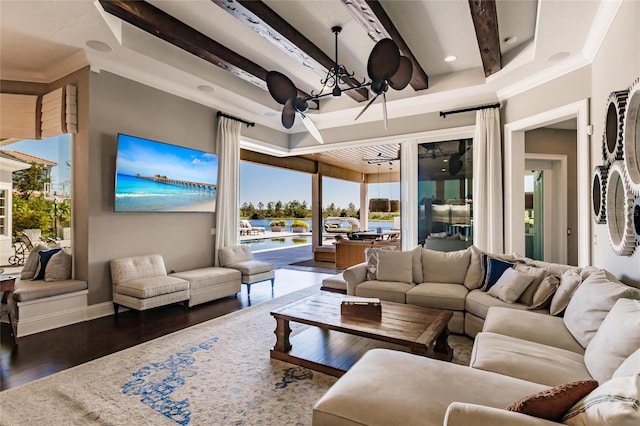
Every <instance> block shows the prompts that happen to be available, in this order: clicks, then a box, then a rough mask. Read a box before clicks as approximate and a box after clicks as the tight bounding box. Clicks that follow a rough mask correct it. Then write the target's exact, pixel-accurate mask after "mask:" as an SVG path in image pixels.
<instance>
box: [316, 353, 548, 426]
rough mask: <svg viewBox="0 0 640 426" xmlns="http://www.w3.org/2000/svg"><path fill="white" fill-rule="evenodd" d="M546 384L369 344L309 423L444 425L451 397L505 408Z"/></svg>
mask: <svg viewBox="0 0 640 426" xmlns="http://www.w3.org/2000/svg"><path fill="white" fill-rule="evenodd" d="M544 389H546V386H542V385H538V384H536V383H530V382H526V381H524V380H518V379H514V378H511V377H507V376H502V375H500V374H492V373H488V372H486V371H480V370H474V369H472V368H469V367H465V366H462V365H456V364H453V363H449V362H442V361H438V360H434V359H430V358H426V357H421V356H415V355H411V354H407V353H404V352H400V351H392V350H384V349H372V350H370V351H368V352H367V353H366V354H364V356H363V357H362V358H361V359H360V360H359V361H358V362H357V363H356V364H355V365H354V366H353V367H351V368H350V369H349V371H347V373H346V374H345V375H344V376H342V377H341V378H340V379H338V381H337V382H336V383H335V384H334V385H333V386H332V387H331V388H330V389H329V390H328V391H327V392H326V393H325V394H324V396H323V397H322V398H321V399H320V400H319V401H318V402H317V403H316V404H315V406H314V407H313V424H314V425H320V424H322V425H338V424H340V425H403V426H442V424H443V421H444V416H445V411H446V409H447V407H448V406H449V404H451V403H452V402H454V401H460V402H467V403H474V404H481V405H485V406H489V407H496V408H504V407H506V406H507V405H509V404H510V403H511V402H513V401H514V400H516V399H518V398H521V397H523V396H525V395H529V394H532V393H535V392H540V391H542V390H544Z"/></svg>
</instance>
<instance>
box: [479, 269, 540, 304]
mask: <svg viewBox="0 0 640 426" xmlns="http://www.w3.org/2000/svg"><path fill="white" fill-rule="evenodd" d="M535 278H536V277H535V276H534V275H530V274H527V273H524V272H520V271H516V270H515V269H513V268H509V269H507V270H506V271H504V273H503V274H502V276H501V277H500V278H499V279H498V281H497V282H496V283H495V285H493V286H492V287H491V288H490V289H489V291H488V293H489V295H491V296H493V297H497V298H498V299H500V300H502V301H503V302H507V303H515V302H516V300H518V298H519V297H520V296H521V295H522V293H523V292H524V291H525V290H526V289H527V287H529V286H530V285H531V283H532V282H533V280H534V279H535Z"/></svg>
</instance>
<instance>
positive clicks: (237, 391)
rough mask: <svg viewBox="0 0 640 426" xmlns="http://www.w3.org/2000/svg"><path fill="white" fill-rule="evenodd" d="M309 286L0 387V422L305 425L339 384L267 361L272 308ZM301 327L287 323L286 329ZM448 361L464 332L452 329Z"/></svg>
mask: <svg viewBox="0 0 640 426" xmlns="http://www.w3.org/2000/svg"><path fill="white" fill-rule="evenodd" d="M317 291H319V287H318V286H317V285H314V286H312V287H309V288H305V289H302V290H300V291H297V292H295V293H291V294H288V295H286V296H282V297H279V298H277V299H274V300H272V301H269V302H266V303H262V304H260V305H256V306H253V307H251V308H247V309H244V310H242V311H238V312H234V313H231V314H229V315H225V316H223V317H220V318H216V319H213V320H210V321H208V322H205V323H202V324H198V325H196V326H193V327H190V328H188V329H185V330H181V331H178V332H175V333H172V334H169V335H167V336H163V337H160V338H158V339H155V340H152V341H150V342H146V343H143V344H141V345H138V346H135V347H133V348H129V349H126V350H123V351H121V352H117V353H114V354H111V355H108V356H105V357H103V358H100V359H97V360H95V361H91V362H88V363H86V364H82V365H80V366H77V367H74V368H71V369H68V370H65V371H62V372H60V373H57V374H54V375H52V376H49V377H45V378H43V379H40V380H37V381H34V382H31V383H27V384H25V385H22V386H19V387H16V388H13V389H9V390H6V391H3V392H1V393H0V424H2V425H26V424H28V425H45V424H46V425H51V424H65V425H68V424H83V425H86V424H100V425H124V424H126V425H133V424H135V425H175V424H181V425H187V424H192V425H200V424H210V425H223V424H224V425H258V424H260V425H309V424H311V414H312V407H313V404H314V403H315V402H316V401H317V400H318V399H319V398H320V397H321V396H322V395H323V394H324V393H325V392H326V391H327V390H328V389H329V387H330V386H331V385H332V384H333V383H334V382H335V381H336V379H335V378H334V377H330V376H327V375H325V374H322V373H318V372H316V371H312V370H309V369H306V368H302V367H297V366H295V365H292V364H288V363H285V362H281V361H276V360H271V359H270V358H269V349H270V348H271V347H273V344H274V342H275V336H274V333H273V330H274V326H275V321H274V319H273V318H272V317H271V315H270V314H269V312H270V311H271V310H273V309H274V308H276V307H278V306H283V305H285V304H287V303H291V302H293V301H295V300H297V299H300V298H302V297H306V296H309V295H311V294H313V293H315V292H317ZM305 327H306V326H304V325H296V324H295V323H292V328H293V329H294V330H293V333H298V332H300V330H302V329H304V328H305ZM450 344H451V346H452V347H453V348H454V362H457V363H460V364H467V365H468V362H469V356H470V350H471V339H469V338H466V337H463V336H450Z"/></svg>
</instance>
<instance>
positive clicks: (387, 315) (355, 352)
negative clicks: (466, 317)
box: [271, 292, 453, 377]
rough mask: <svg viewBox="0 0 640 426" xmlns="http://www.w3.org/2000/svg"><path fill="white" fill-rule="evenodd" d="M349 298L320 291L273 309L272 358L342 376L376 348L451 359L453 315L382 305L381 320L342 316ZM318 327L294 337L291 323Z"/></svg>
mask: <svg viewBox="0 0 640 426" xmlns="http://www.w3.org/2000/svg"><path fill="white" fill-rule="evenodd" d="M344 297H345V296H344V295H341V294H336V293H325V292H322V293H319V294H317V295H314V296H310V297H307V298H305V299H302V300H299V301H297V302H294V303H291V304H289V305H286V306H283V307H281V308H278V309H275V310H273V311H271V315H272V316H273V317H274V318H275V319H276V330H275V334H276V344H275V346H274V347H273V349H272V350H271V358H274V359H279V360H281V361H287V362H290V363H292V364H296V365H300V366H303V367H307V368H311V369H313V370H316V371H320V372H323V373H326V374H329V375H332V376H335V377H340V376H342V375H343V374H344V373H345V372H346V371H347V370H348V369H349V368H350V367H351V366H352V365H353V364H354V363H355V362H356V361H357V360H358V359H360V357H361V356H362V355H364V353H365V352H366V351H368V350H369V349H373V348H389V349H398V350H405V351H406V350H407V349H408V350H409V351H410V352H411V353H414V354H417V355H422V356H428V357H431V358H436V359H441V360H445V361H451V359H452V358H453V350H452V349H451V347H449V344H448V343H447V337H448V335H449V331H448V329H447V324H448V322H449V320H450V319H451V317H452V316H453V313H452V312H451V311H445V310H441V309H432V308H425V307H422V306H414V305H405V304H402V303H393V302H386V301H382V318H381V319H379V320H376V319H370V318H367V317H366V316H363V317H358V316H351V315H350V316H343V315H341V314H340V301H341V300H342V299H343V298H344ZM290 321H293V322H297V323H302V324H308V325H311V326H314V327H309V328H308V329H306V330H304V331H302V332H300V333H298V334H296V335H294V336H293V337H292V336H291V327H290V325H289V322H290Z"/></svg>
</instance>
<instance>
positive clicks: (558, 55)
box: [547, 52, 570, 62]
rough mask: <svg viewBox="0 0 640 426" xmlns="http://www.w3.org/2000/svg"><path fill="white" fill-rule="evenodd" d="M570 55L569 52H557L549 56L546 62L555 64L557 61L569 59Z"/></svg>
mask: <svg viewBox="0 0 640 426" xmlns="http://www.w3.org/2000/svg"><path fill="white" fill-rule="evenodd" d="M569 55H570V53H569V52H558V53H556V54H555V55H551V56H549V57H548V58H547V62H555V61H559V60H562V59H564V58H567V57H569Z"/></svg>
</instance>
